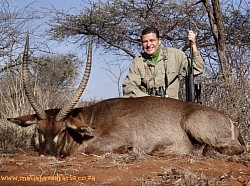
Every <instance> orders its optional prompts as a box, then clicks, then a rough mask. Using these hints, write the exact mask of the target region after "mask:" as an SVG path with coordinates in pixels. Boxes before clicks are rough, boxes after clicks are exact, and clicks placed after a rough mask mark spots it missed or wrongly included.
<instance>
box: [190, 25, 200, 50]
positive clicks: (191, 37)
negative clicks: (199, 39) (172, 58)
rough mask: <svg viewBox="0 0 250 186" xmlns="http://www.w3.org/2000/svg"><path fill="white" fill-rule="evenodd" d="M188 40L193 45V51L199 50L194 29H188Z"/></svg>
mask: <svg viewBox="0 0 250 186" xmlns="http://www.w3.org/2000/svg"><path fill="white" fill-rule="evenodd" d="M188 40H189V41H191V46H192V49H193V52H196V51H198V48H197V45H196V36H195V33H194V32H193V31H192V30H189V31H188Z"/></svg>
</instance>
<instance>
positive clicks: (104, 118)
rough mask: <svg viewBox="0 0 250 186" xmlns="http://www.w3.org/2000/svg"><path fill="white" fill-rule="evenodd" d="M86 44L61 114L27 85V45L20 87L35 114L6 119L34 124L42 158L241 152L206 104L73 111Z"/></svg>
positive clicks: (138, 102)
mask: <svg viewBox="0 0 250 186" xmlns="http://www.w3.org/2000/svg"><path fill="white" fill-rule="evenodd" d="M27 38H28V37H27ZM89 43H90V44H89V50H88V51H89V52H88V60H87V68H86V69H87V70H85V73H84V77H83V80H82V82H81V84H80V87H79V89H78V91H77V93H76V95H75V96H74V97H73V98H72V101H71V102H70V103H68V104H66V105H65V106H64V107H63V108H62V109H51V110H46V111H44V110H42V109H41V107H40V106H39V104H38V103H37V102H36V100H35V99H34V95H33V94H31V92H32V91H31V89H30V87H29V83H28V80H27V79H29V78H27V77H28V72H27V71H28V70H27V61H28V60H27V56H28V55H27V53H28V41H26V47H25V52H24V60H23V68H24V69H23V74H24V77H23V79H24V87H25V90H26V94H27V97H28V99H29V101H30V103H31V105H32V107H33V108H34V110H35V112H36V113H35V114H33V115H27V116H20V117H17V118H8V120H9V121H11V122H13V123H15V124H17V125H19V126H22V127H27V126H30V125H33V124H35V125H36V132H35V142H36V145H37V147H38V151H39V153H40V154H44V155H51V156H56V157H65V156H68V155H70V154H71V153H72V152H73V150H74V149H75V148H76V147H75V146H76V145H77V146H80V148H81V150H82V151H83V152H84V153H87V154H102V153H105V152H117V153H127V152H130V151H132V152H134V153H146V154H156V155H167V154H189V153H193V152H194V151H195V150H196V148H197V147H200V146H201V145H206V146H208V147H211V148H213V149H214V150H217V151H218V152H220V153H223V154H227V155H235V154H240V153H242V152H244V150H245V145H244V142H243V140H242V137H241V135H240V133H239V129H238V128H237V127H236V126H235V125H234V124H233V122H232V121H231V120H230V119H229V118H228V117H227V116H225V115H224V114H222V113H220V112H218V111H216V110H215V109H213V108H210V107H207V106H204V105H199V104H195V103H187V102H183V101H180V100H175V99H171V98H161V97H152V96H148V97H140V98H115V99H108V100H104V101H100V102H98V103H95V104H93V105H90V106H87V107H82V108H73V107H74V105H75V103H76V102H77V101H78V99H79V97H80V95H81V94H82V92H83V90H84V88H85V87H86V84H87V79H88V77H89V73H90V66H91V65H90V64H91V39H90V42H89Z"/></svg>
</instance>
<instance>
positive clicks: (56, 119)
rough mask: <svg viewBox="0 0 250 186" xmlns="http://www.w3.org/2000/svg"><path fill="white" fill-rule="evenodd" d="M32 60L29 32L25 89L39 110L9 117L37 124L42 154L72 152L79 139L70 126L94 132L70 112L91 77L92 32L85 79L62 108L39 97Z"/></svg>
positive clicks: (27, 124)
mask: <svg viewBox="0 0 250 186" xmlns="http://www.w3.org/2000/svg"><path fill="white" fill-rule="evenodd" d="M28 61H29V35H28V34H27V37H26V43H25V48H24V53H23V64H22V79H23V86H24V90H25V93H26V95H27V98H28V100H29V102H30V104H31V106H32V107H33V109H34V111H35V114H33V115H26V116H20V117H17V118H8V120H9V121H11V122H13V123H15V124H17V125H19V126H22V127H27V126H30V125H34V124H35V125H36V129H35V134H34V137H35V138H34V139H35V140H34V141H35V144H36V147H37V149H38V151H39V154H43V155H50V156H56V157H64V156H67V155H69V153H70V150H71V147H72V144H73V142H74V141H77V140H76V139H72V137H71V136H70V134H69V133H70V130H68V129H71V131H72V130H73V131H76V132H78V135H80V134H81V135H84V133H91V128H90V127H88V126H87V125H86V124H85V123H84V122H83V121H80V120H77V119H75V118H73V117H71V116H70V113H71V112H72V109H73V107H74V106H75V105H76V103H77V102H78V100H79V99H80V97H81V95H82V93H83V91H84V89H85V88H86V85H87V82H88V79H89V75H90V70H91V62H92V40H91V36H90V37H89V45H88V52H87V62H86V68H85V71H84V75H83V78H82V81H81V83H80V85H79V87H78V89H77V91H76V93H75V95H74V96H73V97H72V98H71V100H70V101H69V102H68V103H67V104H65V105H64V106H63V107H62V108H61V109H53V110H52V109H51V110H48V111H45V110H43V109H42V107H41V105H39V103H38V102H37V101H36V99H35V96H34V94H33V90H32V88H31V85H30V76H29V70H28Z"/></svg>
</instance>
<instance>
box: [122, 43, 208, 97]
mask: <svg viewBox="0 0 250 186" xmlns="http://www.w3.org/2000/svg"><path fill="white" fill-rule="evenodd" d="M188 60H189V59H188V57H187V56H186V55H185V53H184V52H183V51H182V50H180V49H176V48H163V47H162V48H161V49H160V54H159V57H158V59H157V62H156V64H155V65H153V64H151V62H150V61H149V60H148V59H145V58H144V57H143V55H142V54H139V55H138V56H136V57H135V58H134V60H133V61H132V64H131V66H130V68H129V73H128V75H127V76H126V78H125V80H124V82H123V94H124V97H142V96H148V95H149V93H148V92H149V90H150V89H151V88H153V87H154V88H158V87H164V90H165V94H166V97H171V98H175V99H178V92H179V78H178V77H179V76H180V75H182V76H185V75H186V74H187V72H188V69H187V68H188ZM193 65H194V75H198V74H201V73H202V72H203V69H204V60H203V59H202V57H201V55H200V52H194V53H193Z"/></svg>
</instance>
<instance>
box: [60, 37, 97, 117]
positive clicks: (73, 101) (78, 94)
mask: <svg viewBox="0 0 250 186" xmlns="http://www.w3.org/2000/svg"><path fill="white" fill-rule="evenodd" d="M87 53H88V54H87V62H86V67H85V70H84V75H83V78H82V81H81V83H80V85H79V87H78V89H77V91H76V93H75V95H74V96H73V97H72V99H71V101H69V103H68V104H66V105H64V106H63V108H62V109H61V110H60V112H59V113H58V114H57V115H56V118H55V119H56V121H63V120H64V119H65V118H66V117H67V115H68V113H69V112H70V111H71V110H72V109H73V107H74V106H75V105H76V103H77V102H78V100H79V99H80V97H81V95H82V93H83V91H84V89H85V88H86V86H87V83H88V80H89V76H90V71H91V63H92V36H91V35H90V36H89V45H88V52H87Z"/></svg>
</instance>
